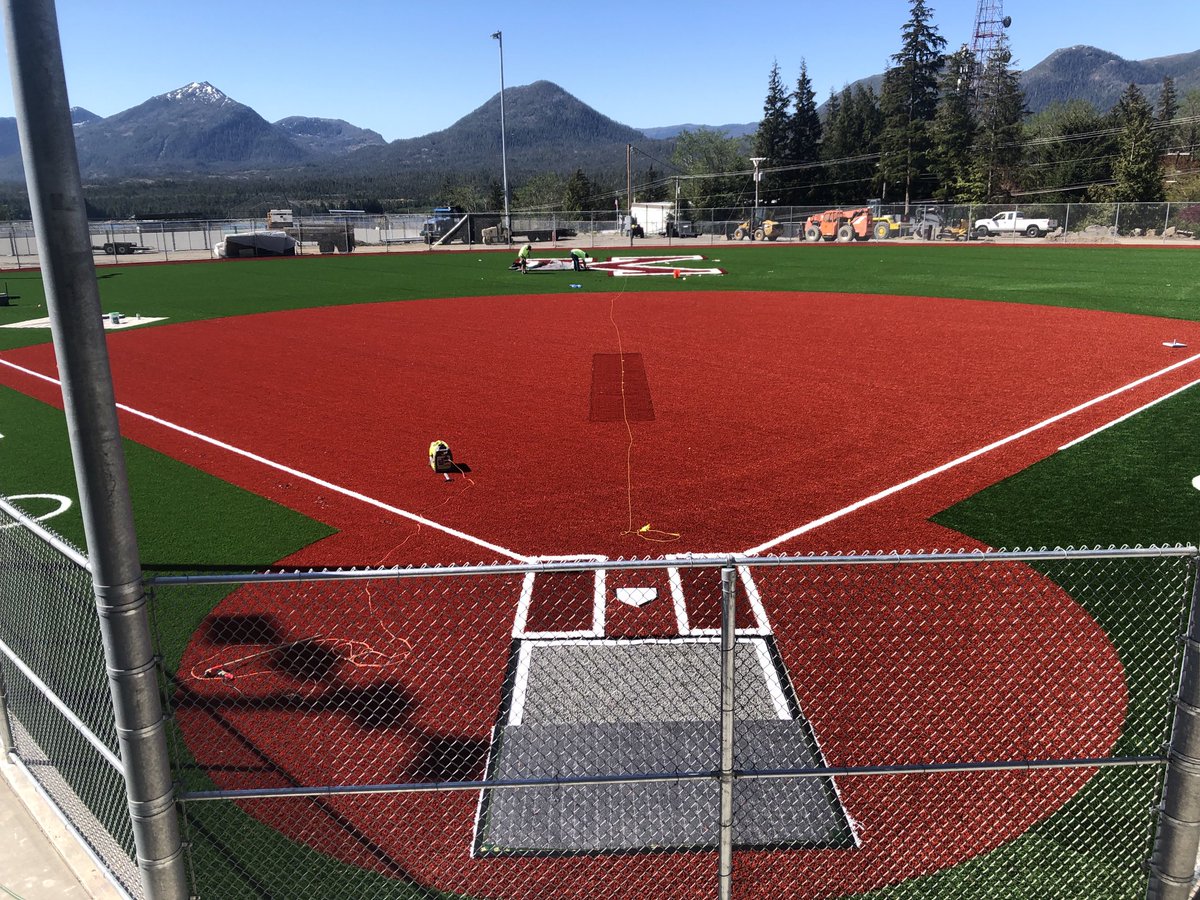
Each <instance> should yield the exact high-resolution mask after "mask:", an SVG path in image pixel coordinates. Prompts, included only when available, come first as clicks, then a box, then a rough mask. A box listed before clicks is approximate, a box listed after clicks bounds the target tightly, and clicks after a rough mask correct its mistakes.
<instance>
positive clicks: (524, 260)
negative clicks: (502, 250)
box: [517, 244, 533, 275]
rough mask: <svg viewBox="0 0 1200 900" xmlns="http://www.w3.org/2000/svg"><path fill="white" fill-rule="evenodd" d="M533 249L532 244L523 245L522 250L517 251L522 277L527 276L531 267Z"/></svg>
mask: <svg viewBox="0 0 1200 900" xmlns="http://www.w3.org/2000/svg"><path fill="white" fill-rule="evenodd" d="M532 249H533V245H532V244H522V245H521V249H520V250H518V251H517V265H519V266H520V268H521V274H522V275H524V274H525V272H526V269H527V267H528V265H529V251H530V250H532Z"/></svg>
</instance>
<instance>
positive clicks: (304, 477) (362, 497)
mask: <svg viewBox="0 0 1200 900" xmlns="http://www.w3.org/2000/svg"><path fill="white" fill-rule="evenodd" d="M0 364H2V365H5V366H8V367H9V368H10V369H16V370H17V371H18V372H24V373H25V374H26V375H31V376H33V377H34V378H40V379H42V380H43V381H47V382H49V383H50V384H54V385H58V386H59V387H60V388H61V387H62V382H60V381H59V380H58V379H57V378H51V377H50V376H49V375H43V374H42V373H41V372H35V371H33V369H27V368H25V367H24V366H18V365H17V364H16V363H13V362H9V361H8V360H6V359H0ZM116 406H117V409H119V410H121V411H122V412H127V413H129V414H130V415H132V416H138V417H139V418H142V419H145V420H146V421H148V422H153V423H155V424H156V425H161V426H162V427H164V428H169V429H170V430H172V431H177V432H179V433H180V434H183V435H187V436H188V437H191V438H195V439H196V440H198V441H203V442H204V443H206V444H211V445H212V446H214V447H219V448H220V449H222V450H227V451H228V452H230V453H233V454H236V455H237V456H241V457H244V458H246V459H248V460H251V461H252V462H256V463H259V464H260V465H264V466H267V467H268V468H271V469H275V470H276V471H278V472H283V473H285V474H287V475H291V476H292V477H293V478H299V479H300V480H301V481H307V482H308V483H309V484H314V485H316V486H317V487H321V488H325V489H326V490H329V491H333V492H334V493H337V494H341V495H342V496H343V497H349V498H350V499H351V500H358V501H359V502H360V503H365V504H367V505H368V506H374V507H375V508H376V509H382V510H383V511H384V512H389V513H392V514H393V515H396V516H400V517H401V518H403V519H408V520H409V521H411V522H417V523H418V524H421V525H426V526H428V527H429V528H432V529H434V530H436V531H441V532H443V533H445V534H448V535H451V536H452V537H456V538H458V539H460V540H463V541H466V542H467V543H469V544H474V545H476V546H477V547H483V548H484V549H485V550H491V551H492V552H493V553H499V554H500V555H502V556H507V557H508V558H509V559H512V560H515V561H517V562H531V561H532V560H531V559H530V558H529V557H527V556H522V555H521V554H519V553H517V552H516V551H513V550H509V549H507V548H505V547H501V546H499V545H497V544H492V543H489V542H488V541H485V540H483V539H481V538H477V537H473V536H472V535H469V534H467V533H466V532H465V531H459V530H457V529H455V528H451V527H449V526H448V525H442V524H440V523H438V522H435V521H433V520H432V519H426V518H425V517H424V516H419V515H417V514H416V513H411V512H409V511H408V510H405V509H400V508H399V507H398V506H392V505H391V504H389V503H384V502H383V501H382V500H376V499H375V498H374V497H368V496H367V495H366V494H360V493H358V491H352V490H350V489H349V488H344V487H342V486H341V485H337V484H334V483H333V482H331V481H325V480H324V479H322V478H317V477H316V476H315V475H309V474H308V473H306V472H301V471H300V470H299V469H293V468H291V467H290V466H285V465H284V464H283V463H277V462H275V461H274V460H270V459H267V458H266V457H265V456H259V455H258V454H257V453H251V452H250V451H249V450H242V449H241V448H240V447H235V446H233V445H232V444H227V443H225V442H224V441H220V440H217V439H216V438H213V437H209V436H208V435H206V434H201V433H200V432H198V431H192V430H191V429H190V428H185V427H183V426H182V425H176V424H175V423H174V422H168V421H167V420H166V419H160V418H159V417H158V416H154V415H151V414H150V413H147V412H142V411H141V410H139V409H134V408H133V407H132V406H126V405H125V404H124V403H118V404H117V405H116Z"/></svg>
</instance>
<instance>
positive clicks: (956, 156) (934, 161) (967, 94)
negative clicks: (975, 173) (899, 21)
mask: <svg viewBox="0 0 1200 900" xmlns="http://www.w3.org/2000/svg"><path fill="white" fill-rule="evenodd" d="M974 68H975V56H974V54H973V53H971V51H970V49H969V48H968V47H966V46H963V48H962V49H961V50H959V51H958V52H957V53H954V54H951V55H950V56H948V57H947V58H946V67H945V69H944V70H943V72H942V79H941V92H940V93H941V96H940V97H939V98H938V105H937V112H936V113H934V117H933V129H932V133H931V134H932V139H933V145H932V147H931V148H930V156H929V169H930V171H931V172H932V173H933V175H934V177H935V178H936V180H937V187H935V188H934V191H933V196H934V197H935V198H936V199H938V200H941V201H943V202H955V201H962V200H969V199H971V198H972V197H973V196H974V195H975V194H977V193H978V186H977V185H976V184H975V182H974V181H973V179H972V169H973V163H974V152H973V149H974V146H975V137H976V131H977V125H976V123H975V113H974V109H973V103H972V97H971V81H972V74H973V71H974Z"/></svg>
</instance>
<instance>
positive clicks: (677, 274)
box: [671, 269, 679, 278]
mask: <svg viewBox="0 0 1200 900" xmlns="http://www.w3.org/2000/svg"><path fill="white" fill-rule="evenodd" d="M671 274H672V275H674V276H675V277H676V278H678V277H679V270H678V269H676V270H675V271H674V272H672V273H671Z"/></svg>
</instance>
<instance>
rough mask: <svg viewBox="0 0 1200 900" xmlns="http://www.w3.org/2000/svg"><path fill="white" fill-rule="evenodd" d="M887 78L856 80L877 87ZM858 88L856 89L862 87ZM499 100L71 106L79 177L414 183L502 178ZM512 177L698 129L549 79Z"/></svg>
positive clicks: (1184, 63) (512, 159) (176, 99)
mask: <svg viewBox="0 0 1200 900" xmlns="http://www.w3.org/2000/svg"><path fill="white" fill-rule="evenodd" d="M1167 75H1170V76H1171V77H1172V78H1173V79H1174V80H1175V85H1176V90H1177V92H1178V94H1179V95H1180V96H1183V95H1184V94H1185V93H1187V92H1188V91H1189V90H1192V89H1194V88H1200V50H1198V51H1195V52H1193V53H1184V54H1176V55H1174V56H1164V57H1156V58H1153V59H1146V60H1141V61H1129V60H1125V59H1122V58H1121V57H1119V56H1117V55H1116V54H1113V53H1109V52H1107V51H1104V50H1099V49H1097V48H1095V47H1087V46H1076V47H1069V48H1066V49H1062V50H1056V51H1055V52H1054V53H1052V54H1050V56H1048V57H1047V58H1046V59H1044V60H1042V61H1041V62H1039V63H1038V64H1037V65H1035V66H1033V67H1032V68H1030V69H1028V70H1026V71H1024V72H1023V73H1022V75H1021V83H1022V86H1023V88H1024V90H1025V97H1026V102H1027V105H1028V107H1029V110H1030V111H1031V112H1037V111H1039V110H1041V109H1044V108H1045V107H1046V106H1048V105H1050V104H1051V103H1054V102H1056V101H1063V100H1067V99H1082V100H1087V101H1090V102H1091V103H1093V104H1094V105H1095V106H1096V107H1097V108H1098V109H1100V110H1102V111H1104V110H1107V109H1109V108H1110V107H1111V106H1112V105H1113V104H1115V103H1116V101H1117V99H1118V98H1119V97H1120V95H1121V93H1122V92H1123V91H1124V90H1125V89H1126V87H1127V86H1128V85H1129V84H1130V83H1133V84H1137V85H1139V86H1140V87H1141V88H1142V89H1143V91H1144V92H1145V93H1146V94H1147V96H1148V97H1149V98H1150V100H1151V101H1152V102H1153V101H1154V100H1155V99H1156V98H1157V95H1158V93H1159V91H1160V90H1161V84H1162V79H1163V77H1164V76H1167ZM881 79H882V76H880V75H874V76H870V77H868V78H864V79H860V80H859V81H858V82H854V83H853V84H864V85H867V84H870V85H871V86H873V87H875V88H876V89H877V90H878V85H879V83H880V81H881ZM852 86H853V85H852ZM499 103H500V99H499V95H495V96H493V97H492V98H491V99H490V100H488V101H487V102H486V103H484V104H483V105H482V106H480V107H479V108H478V109H476V110H474V111H473V112H471V113H468V114H467V115H466V116H464V117H463V118H461V119H459V120H458V121H457V122H455V123H454V124H452V125H451V126H450V127H448V128H446V129H443V130H442V131H437V132H433V133H431V134H427V135H423V136H421V137H417V138H408V139H402V140H397V141H391V142H388V141H385V140H384V139H383V137H382V136H381V135H380V134H379V133H378V132H375V131H371V130H370V129H366V128H361V127H358V126H356V125H352V124H351V123H349V122H346V121H343V120H340V119H319V118H310V117H305V116H290V117H288V118H285V119H281V120H280V121H278V122H274V123H272V122H268V121H267V120H266V119H264V118H263V117H262V116H260V115H259V114H258V113H257V112H255V111H254V110H253V109H251V108H250V107H248V106H246V105H244V104H242V103H239V102H237V101H236V100H234V99H232V98H231V97H229V96H228V95H226V94H224V93H223V92H221V91H220V90H218V89H217V88H216V87H214V86H213V85H211V84H209V83H208V82H193V83H192V84H189V85H186V86H184V87H181V88H179V89H178V90H174V91H170V92H169V93H166V94H160V95H159V96H156V97H151V98H150V99H149V100H147V101H145V102H144V103H141V104H139V105H138V106H135V107H132V108H131V109H127V110H124V111H122V112H119V113H116V114H115V115H112V116H108V117H100V116H97V115H95V114H94V113H91V112H89V111H88V110H85V109H81V108H78V107H76V108H73V109H72V110H71V120H72V122H73V123H74V124H75V138H76V147H77V149H78V155H79V165H80V170H81V171H82V173H83V175H84V177H85V178H87V179H92V180H95V179H119V178H128V177H140V178H155V177H167V176H184V175H189V176H197V175H222V174H246V175H251V174H256V173H259V174H274V175H278V174H282V173H284V172H291V173H298V174H307V175H321V174H325V173H334V172H336V173H337V174H339V175H349V176H372V177H374V176H378V175H379V174H380V173H387V175H388V176H389V177H391V178H393V179H395V178H397V177H401V178H405V177H407V178H411V179H416V180H418V181H420V180H424V181H426V182H428V181H430V180H431V179H437V178H444V177H445V176H446V175H447V174H450V173H460V174H468V175H470V174H477V173H485V172H486V173H491V174H493V175H494V170H495V168H496V166H495V161H496V159H497V158H498V157H499V156H500V129H499V121H500V115H499V112H500V111H499ZM505 117H506V125H507V129H506V138H507V152H508V165H509V173H510V175H511V176H513V177H514V178H516V179H521V178H523V177H528V176H529V175H532V174H536V173H537V172H542V171H555V172H560V173H564V174H569V173H571V172H574V171H575V170H576V169H582V170H583V171H584V172H587V173H592V172H594V171H597V170H603V171H607V170H611V169H613V168H614V167H615V165H614V161H615V160H619V161H620V164H622V165H623V162H624V152H625V146H626V145H627V144H636V145H637V146H638V147H639V149H642V150H644V151H645V152H646V153H647V155H649V156H650V157H652V158H653V157H656V156H657V157H659V158H660V159H661V158H664V156H660V155H659V154H664V155H669V153H670V151H671V139H673V138H674V137H676V136H678V134H679V133H680V132H681V131H683V130H685V129H686V130H695V129H697V128H700V127H706V126H698V125H677V126H655V127H652V128H643V129H635V128H632V127H629V126H627V125H623V124H621V123H619V122H616V121H614V120H613V119H610V118H609V117H607V116H605V115H603V114H601V113H599V112H597V111H596V110H594V109H592V108H591V107H589V106H587V105H586V104H585V103H583V102H582V101H580V100H579V99H577V98H576V97H574V96H572V95H571V94H569V93H567V92H566V91H565V90H563V89H562V88H561V87H559V86H558V85H555V84H552V83H551V82H548V81H537V82H534V83H533V84H530V85H524V86H520V87H513V88H508V89H507V90H506V91H505ZM757 126H758V123H757V122H749V123H745V124H741V125H738V124H729V125H720V126H710V127H713V128H714V129H715V130H718V131H722V132H724V133H726V134H728V135H730V136H734V137H740V136H744V135H748V134H752V133H753V132H754V131H755V129H756V128H757ZM22 177H23V172H22V166H21V157H20V144H19V141H18V137H17V127H16V120H15V119H12V118H0V180H7V181H19V180H21V179H22Z"/></svg>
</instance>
